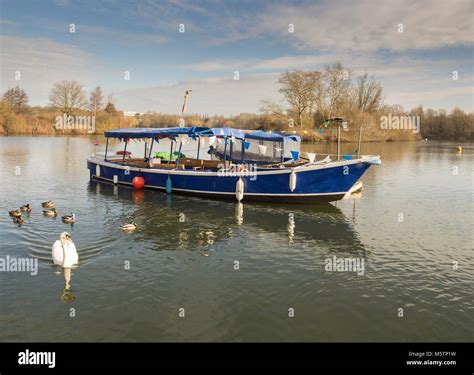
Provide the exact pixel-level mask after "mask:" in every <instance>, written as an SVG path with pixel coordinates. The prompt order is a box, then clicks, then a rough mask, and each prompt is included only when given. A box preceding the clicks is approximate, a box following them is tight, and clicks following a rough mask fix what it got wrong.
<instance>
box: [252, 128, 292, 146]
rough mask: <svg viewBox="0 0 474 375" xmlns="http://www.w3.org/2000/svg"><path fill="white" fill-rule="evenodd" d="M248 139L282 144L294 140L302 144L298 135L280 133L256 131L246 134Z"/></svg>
mask: <svg viewBox="0 0 474 375" xmlns="http://www.w3.org/2000/svg"><path fill="white" fill-rule="evenodd" d="M245 138H246V139H259V140H263V141H273V142H282V141H285V140H292V141H295V142H298V143H299V142H300V140H301V138H300V137H299V136H297V135H289V134H283V133H278V132H264V131H263V130H255V131H252V132H246V133H245Z"/></svg>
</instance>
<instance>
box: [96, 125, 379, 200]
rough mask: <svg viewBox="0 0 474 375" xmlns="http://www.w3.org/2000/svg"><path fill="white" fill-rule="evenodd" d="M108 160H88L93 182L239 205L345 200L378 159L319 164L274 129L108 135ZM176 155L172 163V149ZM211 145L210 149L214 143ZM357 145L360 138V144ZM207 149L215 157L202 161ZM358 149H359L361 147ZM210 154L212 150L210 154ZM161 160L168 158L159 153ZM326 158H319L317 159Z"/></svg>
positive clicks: (347, 158)
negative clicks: (165, 143)
mask: <svg viewBox="0 0 474 375" xmlns="http://www.w3.org/2000/svg"><path fill="white" fill-rule="evenodd" d="M105 137H106V138H107V146H106V150H105V154H104V158H103V159H101V158H99V157H97V154H96V155H95V156H94V157H91V158H89V159H88V160H87V167H88V169H89V171H90V178H91V179H97V180H103V181H107V182H112V183H114V184H123V185H132V184H133V185H135V184H136V183H138V182H134V179H135V178H138V179H139V181H141V182H140V184H141V186H145V187H146V188H151V189H158V190H161V191H166V192H167V193H169V194H171V193H178V194H188V195H195V196H199V197H201V198H202V197H205V198H219V199H230V200H237V201H241V200H242V201H244V202H248V201H271V202H277V203H282V202H285V203H302V204H307V203H327V202H333V201H337V200H340V199H342V198H343V197H344V195H345V194H346V193H347V192H348V191H349V190H350V189H351V188H352V187H353V186H354V184H355V183H356V182H357V181H358V180H359V178H360V177H361V176H362V175H363V174H364V173H365V172H366V171H367V170H368V169H369V167H370V166H371V165H376V164H380V163H381V162H380V157H379V156H374V155H360V154H359V152H358V154H357V155H342V156H341V155H340V154H339V152H338V154H337V156H336V158H334V156H331V155H325V156H326V157H324V158H322V159H320V160H316V155H315V154H308V153H306V154H307V155H306V156H307V159H303V158H302V157H301V152H300V138H299V137H298V136H296V135H288V134H282V133H277V132H263V131H243V130H239V129H231V128H207V127H191V128H184V127H183V128H162V129H158V128H130V129H117V130H112V131H107V132H105ZM109 139H118V140H120V141H123V144H124V150H123V151H119V152H118V154H117V153H115V155H111V152H110V150H109V147H108V145H109V143H108V142H109ZM162 139H169V140H170V143H171V148H170V152H169V154H167V155H168V157H165V158H162V157H157V158H153V156H152V152H153V146H154V145H156V143H158V142H159V141H160V140H162ZM132 140H133V141H137V140H138V141H145V142H144V145H145V147H144V153H141V152H140V154H141V155H139V157H138V155H135V156H133V157H132V155H131V154H130V151H127V145H128V144H129V143H130V142H131V141H132ZM190 142H196V143H197V145H196V155H195V157H194V153H193V157H190V156H189V155H186V156H185V155H183V154H182V152H181V151H182V146H183V144H187V143H190ZM175 143H176V147H175V151H174V152H176V149H177V150H178V152H177V156H176V159H175V160H173V155H174V152H173V147H174V144H175ZM211 143H212V144H211ZM359 143H360V141H359ZM205 146H207V148H208V149H209V152H210V153H211V155H212V157H214V158H216V160H205V159H204V158H203V157H202V155H203V154H207V153H205V152H204V151H203V148H205ZM358 150H360V147H359V148H358ZM211 151H212V152H211ZM161 156H163V155H161ZM320 156H321V155H320Z"/></svg>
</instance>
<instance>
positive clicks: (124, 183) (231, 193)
mask: <svg viewBox="0 0 474 375" xmlns="http://www.w3.org/2000/svg"><path fill="white" fill-rule="evenodd" d="M93 176H94V178H96V179H97V180H106V181H110V182H112V183H113V180H111V179H110V178H105V177H97V176H96V175H93ZM119 184H120V185H130V186H133V184H132V183H130V182H119ZM145 187H147V188H151V189H163V190H166V187H161V186H154V185H145ZM173 190H177V191H186V192H190V193H205V194H221V195H235V192H224V191H205V190H192V189H178V188H174V187H173ZM346 193H347V192H345V191H341V192H336V193H310V194H274V193H244V196H246V195H265V196H266V195H271V196H278V197H311V196H317V195H338V194H346Z"/></svg>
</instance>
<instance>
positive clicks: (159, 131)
mask: <svg viewBox="0 0 474 375" xmlns="http://www.w3.org/2000/svg"><path fill="white" fill-rule="evenodd" d="M206 129H208V128H206V127H199V126H193V127H190V128H184V127H183V128H178V127H176V128H127V129H115V130H109V131H106V132H105V137H106V138H119V139H123V138H167V137H172V138H174V137H176V136H178V135H188V136H190V137H193V136H196V135H197V133H198V132H201V131H204V130H206Z"/></svg>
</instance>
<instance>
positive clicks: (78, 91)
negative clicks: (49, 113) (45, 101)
mask: <svg viewBox="0 0 474 375" xmlns="http://www.w3.org/2000/svg"><path fill="white" fill-rule="evenodd" d="M49 101H50V102H51V104H52V105H53V106H54V107H56V108H57V109H60V110H61V111H63V113H65V114H66V115H67V116H70V115H72V114H73V113H74V111H75V110H78V109H83V108H85V107H86V106H87V98H86V94H85V91H84V89H83V86H82V85H81V84H80V83H79V82H76V81H61V82H57V83H55V84H54V86H53V88H52V89H51V93H50V94H49Z"/></svg>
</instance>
